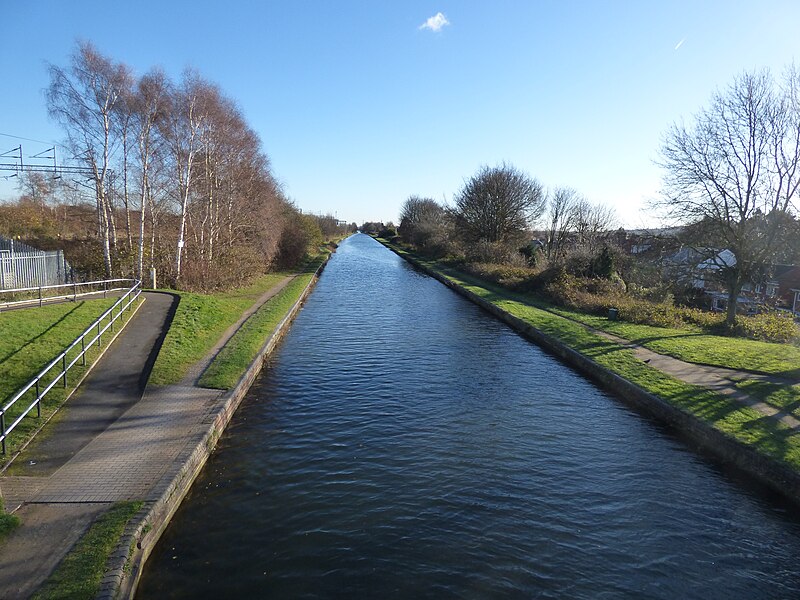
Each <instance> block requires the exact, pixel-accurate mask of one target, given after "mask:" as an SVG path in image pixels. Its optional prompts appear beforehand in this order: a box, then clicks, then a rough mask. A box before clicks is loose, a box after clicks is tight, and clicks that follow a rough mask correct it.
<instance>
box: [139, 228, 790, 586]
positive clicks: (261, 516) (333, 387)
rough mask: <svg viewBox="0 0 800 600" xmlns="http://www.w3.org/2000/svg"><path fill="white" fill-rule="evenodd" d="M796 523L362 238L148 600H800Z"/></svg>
mask: <svg viewBox="0 0 800 600" xmlns="http://www.w3.org/2000/svg"><path fill="white" fill-rule="evenodd" d="M798 559H800V518H798V516H797V511H796V508H795V507H793V506H792V505H790V504H787V503H783V502H782V501H781V500H780V499H778V498H776V497H774V496H773V495H770V494H769V493H767V492H766V491H765V490H764V489H762V488H760V487H758V486H756V485H755V484H753V483H752V482H750V481H748V480H747V479H744V478H741V477H738V476H737V475H736V474H735V473H728V472H726V471H725V470H724V469H723V468H721V467H720V466H719V465H716V464H715V463H713V462H712V461H710V460H709V459H708V458H706V457H703V456H701V455H700V454H698V453H697V452H695V451H694V450H693V449H692V448H690V447H688V446H687V445H686V444H685V443H684V442H683V441H682V440H680V439H679V438H678V437H676V436H675V435H674V434H672V433H671V432H670V431H668V430H666V429H665V428H663V427H661V426H659V425H658V424H656V423H653V422H652V421H651V420H649V419H647V418H645V417H642V416H640V415H639V414H637V413H636V412H634V411H632V410H630V409H629V408H627V407H625V406H624V405H623V404H622V403H620V402H619V401H618V400H616V399H615V398H613V397H612V396H610V395H609V394H607V393H605V392H604V391H602V390H601V389H599V388H598V387H596V386H595V385H593V384H592V383H591V382H589V381H587V380H586V379H585V378H584V377H582V376H581V375H579V374H577V373H576V372H574V371H572V370H571V369H570V368H568V367H566V366H564V365H563V364H561V363H560V362H559V361H557V360H556V359H554V358H553V357H551V356H549V355H547V354H545V353H544V352H542V351H541V350H540V349H539V348H538V347H537V346H535V345H534V344H531V343H529V342H527V341H525V340H524V339H522V338H521V337H519V336H518V335H516V334H515V333H513V332H512V331H511V330H510V329H508V328H507V327H506V326H505V325H503V324H502V323H500V322H498V321H496V320H495V319H494V318H492V317H490V316H489V315H487V314H485V313H483V312H482V311H481V310H480V309H479V308H477V307H476V306H474V305H472V304H470V303H469V302H467V301H466V300H464V299H462V298H461V297H459V296H457V295H456V294H455V293H453V292H452V291H450V290H449V289H447V288H446V287H444V286H443V285H441V284H440V283H438V282H436V281H434V280H433V279H430V278H429V277H427V276H425V275H423V274H421V273H419V272H417V271H415V270H414V268H412V267H411V266H410V265H408V264H407V263H405V262H404V261H403V260H402V259H400V258H398V257H397V256H395V255H394V254H393V253H392V252H390V251H389V250H387V249H385V248H383V247H382V246H381V245H379V244H378V243H377V242H375V241H374V240H372V239H371V238H369V237H368V236H366V235H361V234H358V235H355V236H353V237H351V238H349V239H348V240H346V241H345V242H343V243H342V244H341V246H340V248H339V250H338V252H337V253H336V254H335V255H334V257H333V259H332V260H331V262H330V263H329V265H328V267H327V268H326V270H325V272H324V274H323V275H322V278H321V280H320V281H319V284H318V286H317V288H316V290H315V291H314V292H313V294H312V295H311V297H310V298H309V299H308V301H307V304H306V306H305V308H304V309H303V310H302V311H301V313H300V315H299V316H298V318H297V320H296V322H295V323H294V325H293V326H292V329H291V331H290V332H289V334H288V335H287V337H286V339H285V340H284V341H283V343H282V345H281V347H280V348H279V350H278V351H277V352H276V354H274V355H273V358H272V359H271V362H270V365H269V368H268V369H267V370H265V372H264V373H263V374H262V375H261V377H260V379H259V380H258V381H257V382H256V383H255V385H254V386H253V387H252V389H251V390H250V392H249V394H248V397H247V398H246V400H245V401H244V403H243V404H242V406H241V407H240V408H239V410H238V412H237V414H236V416H235V418H234V420H233V422H232V423H231V425H230V427H229V428H228V430H227V431H226V433H225V434H224V435H223V437H222V439H221V441H220V444H219V446H218V449H217V451H216V452H215V454H214V455H213V456H212V457H211V459H210V460H209V462H208V464H207V466H206V468H205V470H204V471H203V473H202V474H201V475H200V477H199V478H198V480H197V481H196V482H195V485H194V488H193V489H192V491H191V492H190V494H189V496H188V497H187V499H186V500H185V502H184V504H183V506H182V507H181V508H180V510H179V511H178V514H177V515H176V517H175V518H174V520H173V522H172V523H171V525H170V526H169V528H168V529H167V531H166V532H165V534H164V536H163V538H162V540H161V542H160V543H159V546H158V547H157V548H156V550H155V551H154V553H153V555H152V556H151V558H150V560H149V562H148V563H147V568H146V572H145V576H144V578H143V580H142V583H141V585H140V587H139V594H138V597H139V598H147V599H150V598H159V599H161V598H382V599H383V598H500V597H509V598H668V599H672V598H702V599H703V600H711V599H712V598H726V599H729V598H798V597H800V568H798V564H800V563H799V562H798Z"/></svg>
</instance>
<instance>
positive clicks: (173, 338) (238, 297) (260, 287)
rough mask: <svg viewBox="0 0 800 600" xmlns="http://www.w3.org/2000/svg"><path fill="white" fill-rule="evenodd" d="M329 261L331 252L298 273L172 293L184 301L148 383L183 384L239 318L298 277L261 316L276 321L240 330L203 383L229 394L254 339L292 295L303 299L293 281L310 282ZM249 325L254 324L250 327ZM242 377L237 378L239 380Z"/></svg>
mask: <svg viewBox="0 0 800 600" xmlns="http://www.w3.org/2000/svg"><path fill="white" fill-rule="evenodd" d="M327 256H328V253H325V254H320V255H319V256H317V257H314V258H313V259H311V260H309V261H308V262H307V263H306V264H305V265H304V266H303V267H302V268H301V269H300V270H299V271H296V272H291V273H290V272H281V273H270V274H268V275H262V276H261V277H259V278H257V279H256V280H255V281H253V282H252V283H251V284H250V285H248V286H246V287H243V288H238V289H234V290H230V291H225V292H218V293H214V294H196V293H190V292H174V293H175V294H176V295H178V296H179V299H180V300H179V303H178V307H177V309H176V311H175V317H174V318H173V320H172V324H171V325H170V328H169V332H168V333H167V335H166V337H165V338H164V344H163V345H162V347H161V350H160V351H159V353H158V358H157V359H156V362H155V364H154V365H153V370H152V372H151V374H150V379H149V382H150V383H151V384H154V385H170V384H174V383H177V382H179V381H180V380H181V379H183V377H184V376H185V375H186V373H187V372H188V371H189V369H190V368H191V366H192V365H194V364H195V363H197V362H198V361H199V360H201V359H202V358H203V357H204V356H206V355H207V354H208V352H209V351H210V350H211V349H212V348H213V347H214V345H215V344H216V343H217V341H218V340H219V339H220V337H221V336H222V334H223V333H225V331H226V330H227V329H228V328H229V327H230V326H231V325H233V324H234V323H236V322H237V321H238V320H239V319H240V318H241V316H242V313H244V312H245V311H246V310H247V309H248V308H250V307H251V306H252V305H253V304H254V303H255V302H256V301H257V300H258V299H259V298H260V297H261V296H262V295H264V294H265V293H266V292H268V291H269V290H271V289H272V288H274V287H275V286H277V285H279V284H280V283H281V282H283V281H284V280H285V279H286V278H287V277H291V276H294V275H297V277H296V278H295V280H293V281H292V282H290V283H289V285H288V287H289V288H291V290H290V291H287V290H283V291H281V292H279V293H278V294H277V296H275V297H273V298H272V299H270V301H269V302H267V304H266V305H265V306H264V307H262V310H263V311H270V310H271V311H272V313H271V314H272V315H273V316H272V317H266V316H263V315H262V317H260V318H259V323H260V325H258V326H255V327H253V326H250V325H247V327H243V328H242V329H243V330H245V332H243V331H242V330H240V331H239V332H237V334H236V335H235V336H234V337H233V338H232V339H231V340H230V341H229V342H228V344H227V345H226V348H224V349H223V350H222V352H221V353H220V355H219V356H217V359H216V360H215V361H214V364H213V365H212V366H214V374H213V375H209V376H207V377H203V381H202V382H201V385H204V386H208V387H215V388H217V387H219V388H221V389H227V388H228V387H229V382H230V381H231V379H232V378H233V377H234V375H233V374H234V373H235V372H236V371H237V370H239V375H241V373H242V372H244V369H246V368H247V365H249V364H250V361H252V358H253V357H254V356H255V352H253V353H252V355H250V359H249V360H248V361H247V362H246V363H245V362H244V361H245V360H246V356H248V355H249V354H248V353H249V352H250V350H248V349H246V348H250V347H251V346H252V344H253V343H254V342H253V339H256V338H257V337H258V336H259V335H261V334H262V333H263V332H264V331H265V330H266V329H267V328H268V327H269V323H270V322H271V320H270V319H271V318H272V319H274V318H277V317H276V315H277V314H278V313H279V311H280V308H276V307H278V306H285V310H286V311H288V309H289V307H290V306H291V304H293V302H292V303H290V304H288V306H286V305H285V303H286V302H287V300H286V299H287V298H288V294H289V293H290V292H296V293H297V295H299V293H300V291H298V290H297V288H298V286H299V285H300V284H299V283H297V284H296V285H295V281H297V280H303V279H304V280H305V281H306V283H308V279H309V278H310V277H311V274H313V272H314V270H316V268H317V267H318V266H319V264H320V262H322V260H324V258H326V257H327ZM302 287H304V285H303V286H302ZM302 287H300V290H302ZM270 307H271V308H270ZM259 312H262V311H259ZM256 314H258V313H256ZM284 314H285V312H284ZM253 316H255V315H253ZM282 318H283V316H282V315H281V316H280V317H279V318H277V320H276V321H275V323H276V324H277V322H278V321H280V319H282ZM249 322H250V319H249V320H248V321H247V323H249ZM273 328H274V325H273ZM271 330H272V329H269V331H271ZM246 332H249V333H246ZM248 336H249V337H248ZM251 338H252V339H251ZM263 341H264V337H262V338H261V343H263ZM228 346H236V347H237V348H238V349H236V350H228ZM228 360H230V361H232V362H231V364H230V365H225V364H224V363H225V362H226V361H228ZM243 365H244V367H243ZM239 375H236V376H235V377H236V378H237V379H238V377H239Z"/></svg>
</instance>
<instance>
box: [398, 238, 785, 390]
mask: <svg viewBox="0 0 800 600" xmlns="http://www.w3.org/2000/svg"><path fill="white" fill-rule="evenodd" d="M384 241H385V240H384ZM392 248H393V249H394V250H395V251H396V252H399V253H401V254H403V253H405V254H406V255H408V256H411V257H413V258H414V260H416V261H418V262H419V263H420V264H421V265H423V266H426V267H428V268H432V269H434V270H436V271H438V272H440V273H442V274H444V275H447V276H448V277H450V278H452V279H454V280H457V281H459V282H463V283H466V284H471V285H477V286H480V287H482V288H485V289H487V290H490V291H493V292H494V293H496V294H498V295H501V296H503V297H504V298H508V299H514V300H516V301H518V302H520V303H523V304H526V305H529V306H535V307H537V308H540V309H542V310H546V311H548V312H551V313H554V314H556V315H559V316H561V317H565V318H567V319H570V320H574V321H578V322H580V323H583V324H585V325H588V326H590V327H594V328H595V329H599V330H601V331H606V332H608V333H612V334H614V335H617V336H619V337H621V338H624V339H626V340H629V341H631V342H634V343H636V344H639V345H641V346H644V347H645V348H649V349H650V350H652V351H654V352H658V353H659V354H666V355H668V356H673V357H675V358H678V359H680V360H683V361H686V362H692V363H697V364H702V365H710V366H718V367H725V368H729V369H737V370H742V371H751V372H754V373H766V374H769V375H778V376H782V377H787V378H794V379H798V378H800V347H798V346H796V345H794V344H789V343H783V344H781V343H770V342H761V341H757V340H749V339H744V338H735V337H728V336H721V335H712V334H709V333H704V332H702V331H700V330H699V329H694V330H693V329H673V328H669V327H656V326H653V325H641V324H636V323H628V322H625V321H609V320H608V319H607V318H606V317H601V316H597V315H592V314H587V313H582V312H580V311H576V310H571V309H568V308H564V307H561V306H556V305H554V304H552V303H548V302H546V301H544V300H542V299H541V298H539V297H536V296H534V295H532V294H519V293H514V292H511V291H509V290H507V289H505V288H503V287H502V286H499V285H496V284H492V283H489V282H486V281H483V280H481V279H479V278H477V277H475V276H474V275H469V274H466V273H463V272H461V271H458V270H457V269H454V268H452V267H450V266H448V265H444V264H441V263H439V262H437V261H433V260H427V259H425V258H422V257H420V256H418V255H415V254H413V253H409V252H408V251H407V250H403V249H401V248H399V247H396V246H392Z"/></svg>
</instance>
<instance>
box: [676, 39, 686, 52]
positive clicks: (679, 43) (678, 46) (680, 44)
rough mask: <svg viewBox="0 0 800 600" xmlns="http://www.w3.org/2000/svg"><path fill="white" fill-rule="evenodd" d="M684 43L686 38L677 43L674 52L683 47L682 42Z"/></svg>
mask: <svg viewBox="0 0 800 600" xmlns="http://www.w3.org/2000/svg"><path fill="white" fill-rule="evenodd" d="M685 41H686V38H683V39H682V40H681V41H680V42H678V45H677V46H675V50H677V49H678V48H680V47H681V46H683V42H685Z"/></svg>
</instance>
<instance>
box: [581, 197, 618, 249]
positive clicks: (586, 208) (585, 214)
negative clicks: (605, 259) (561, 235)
mask: <svg viewBox="0 0 800 600" xmlns="http://www.w3.org/2000/svg"><path fill="white" fill-rule="evenodd" d="M572 221H573V227H574V229H575V232H576V234H577V240H576V241H577V243H578V244H579V245H581V246H582V247H584V248H585V249H586V250H588V251H589V252H590V253H592V254H594V253H596V252H598V251H599V250H600V247H601V246H602V245H603V244H604V242H605V239H606V236H607V234H608V232H609V230H611V229H612V227H614V225H615V224H616V221H617V217H616V214H615V212H614V209H613V208H612V207H610V206H608V205H606V204H602V203H592V202H589V201H588V200H586V199H584V198H581V199H580V200H579V201H578V202H577V203H576V204H575V206H574V208H573V216H572Z"/></svg>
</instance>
